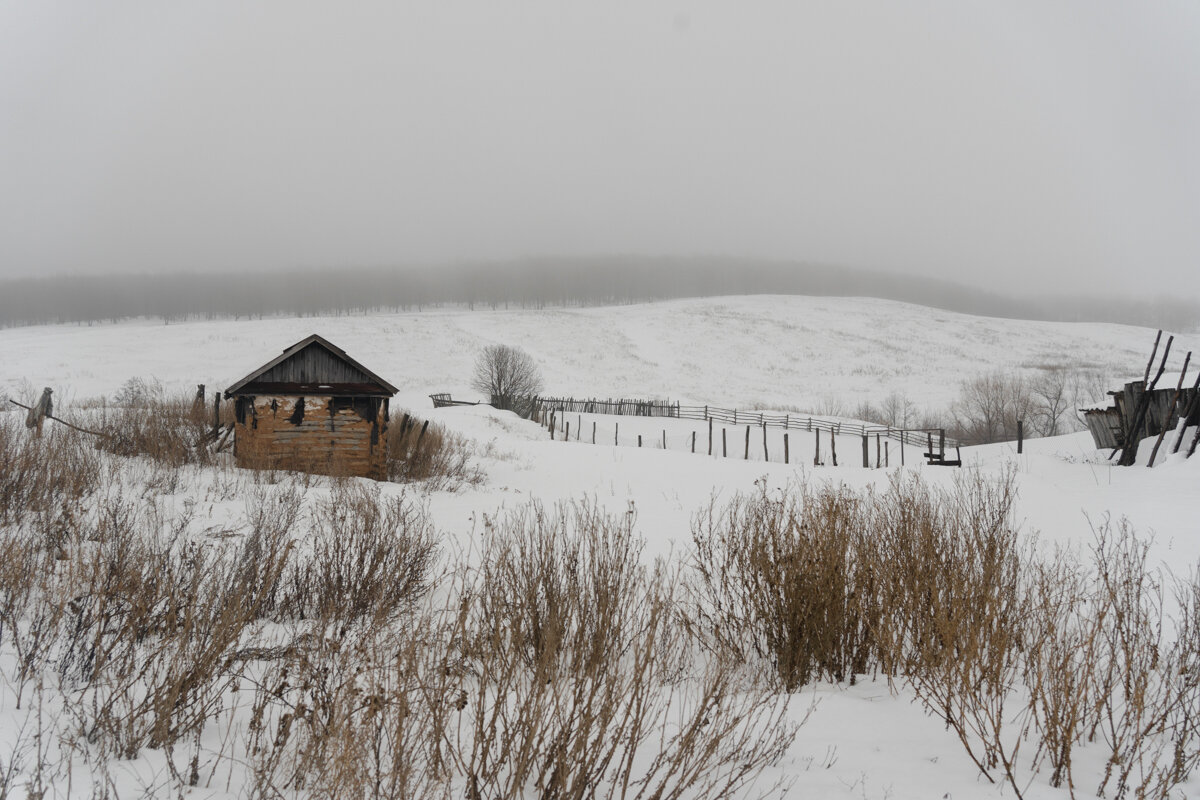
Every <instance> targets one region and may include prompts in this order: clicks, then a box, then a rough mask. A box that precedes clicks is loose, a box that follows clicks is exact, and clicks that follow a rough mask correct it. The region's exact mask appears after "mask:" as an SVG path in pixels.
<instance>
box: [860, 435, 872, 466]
mask: <svg viewBox="0 0 1200 800" xmlns="http://www.w3.org/2000/svg"><path fill="white" fill-rule="evenodd" d="M862 439H863V441H862V445H863V469H867V468H868V467H870V466H871V440H870V438H869V437H868V436H867V435H866V434H865V433H864V434H863V435H862Z"/></svg>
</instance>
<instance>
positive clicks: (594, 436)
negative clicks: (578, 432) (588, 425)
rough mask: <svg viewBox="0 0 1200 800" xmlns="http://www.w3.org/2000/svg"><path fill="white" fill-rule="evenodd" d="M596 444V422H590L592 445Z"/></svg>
mask: <svg viewBox="0 0 1200 800" xmlns="http://www.w3.org/2000/svg"><path fill="white" fill-rule="evenodd" d="M595 443H596V420H592V444H595Z"/></svg>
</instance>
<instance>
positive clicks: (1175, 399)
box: [1146, 350, 1192, 467]
mask: <svg viewBox="0 0 1200 800" xmlns="http://www.w3.org/2000/svg"><path fill="white" fill-rule="evenodd" d="M1191 360H1192V351H1191V350H1188V353H1187V355H1186V356H1184V357H1183V369H1182V370H1180V372H1179V383H1177V384H1176V385H1175V394H1173V395H1171V405H1170V406H1169V407H1168V408H1167V418H1166V419H1164V420H1163V426H1162V430H1161V431H1159V433H1158V439H1157V440H1156V441H1155V442H1154V449H1153V450H1151V451H1150V460H1149V461H1148V462H1147V463H1146V466H1147V467H1153V466H1154V457H1155V456H1157V455H1158V448H1160V447H1162V443H1163V439H1164V438H1165V437H1166V435H1167V428H1169V427H1170V425H1171V415H1172V414H1174V413H1175V405H1176V404H1177V403H1178V402H1179V394H1180V393H1181V392H1182V391H1183V378H1184V376H1185V375H1187V368H1188V363H1189V362H1191Z"/></svg>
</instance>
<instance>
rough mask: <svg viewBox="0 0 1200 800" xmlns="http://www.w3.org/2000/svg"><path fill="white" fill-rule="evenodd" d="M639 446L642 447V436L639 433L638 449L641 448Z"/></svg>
mask: <svg viewBox="0 0 1200 800" xmlns="http://www.w3.org/2000/svg"><path fill="white" fill-rule="evenodd" d="M641 446H642V435H641V434H640V433H639V434H638V447H641Z"/></svg>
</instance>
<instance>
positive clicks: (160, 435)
mask: <svg viewBox="0 0 1200 800" xmlns="http://www.w3.org/2000/svg"><path fill="white" fill-rule="evenodd" d="M128 386H129V384H128V383H127V384H126V387H128ZM115 402H116V403H117V404H116V405H113V406H108V407H106V408H104V409H103V411H102V415H101V418H100V420H99V423H98V424H97V423H96V422H92V420H94V418H95V414H94V413H91V414H89V415H88V420H89V422H90V424H92V425H94V426H96V427H97V429H98V431H99V432H100V433H103V434H104V436H103V437H100V438H99V439H98V440H97V441H98V444H99V446H100V447H103V448H104V449H105V450H108V451H109V452H112V453H115V454H117V455H121V456H144V457H146V458H150V459H152V460H153V461H155V462H157V463H159V464H162V465H165V466H169V467H181V466H183V465H185V464H211V463H213V456H214V454H213V450H212V448H211V447H210V446H209V444H210V438H209V437H210V434H211V431H212V412H211V410H209V409H208V408H206V407H204V406H198V405H196V404H195V403H194V398H192V397H190V396H188V395H186V394H183V393H179V394H174V395H168V394H166V393H164V392H163V391H162V389H161V387H158V386H157V385H153V384H151V385H149V386H143V387H142V388H140V389H138V390H136V391H132V390H131V391H125V390H122V392H119V393H118V394H117V396H116V398H115ZM229 421H230V420H227V419H223V420H222V424H225V423H227V422H229Z"/></svg>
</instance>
